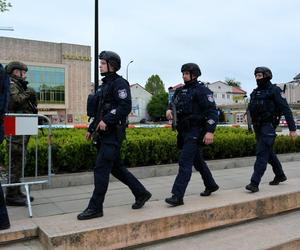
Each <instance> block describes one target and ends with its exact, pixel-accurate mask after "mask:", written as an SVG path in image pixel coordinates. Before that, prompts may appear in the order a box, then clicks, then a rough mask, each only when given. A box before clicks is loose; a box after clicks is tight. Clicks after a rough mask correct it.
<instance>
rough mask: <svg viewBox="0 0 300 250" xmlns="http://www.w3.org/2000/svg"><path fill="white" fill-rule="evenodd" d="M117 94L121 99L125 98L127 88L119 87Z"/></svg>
mask: <svg viewBox="0 0 300 250" xmlns="http://www.w3.org/2000/svg"><path fill="white" fill-rule="evenodd" d="M118 96H119V98H121V99H125V98H126V97H127V90H126V89H119V90H118Z"/></svg>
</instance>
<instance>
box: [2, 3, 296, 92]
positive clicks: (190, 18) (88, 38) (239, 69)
mask: <svg viewBox="0 0 300 250" xmlns="http://www.w3.org/2000/svg"><path fill="white" fill-rule="evenodd" d="M9 2H11V3H12V5H13V8H11V10H10V11H9V12H5V13H1V14H0V26H13V27H14V29H15V30H14V31H13V32H11V31H10V32H9V31H0V36H10V37H17V38H25V39H34V40H42V41H50V42H65V43H75V44H83V45H90V46H94V37H93V32H94V1H93V0H51V1H46V0H9ZM99 6H100V8H99V9H100V50H113V51H116V52H117V53H118V54H119V55H120V56H121V57H122V69H121V70H120V74H121V75H123V76H124V77H125V76H126V65H127V63H128V62H130V61H131V60H133V61H134V62H133V63H132V64H131V65H130V66H129V81H130V83H140V84H141V85H143V86H144V85H145V82H146V81H147V79H148V78H149V77H150V76H151V75H152V74H158V75H159V76H160V77H161V79H162V80H163V82H164V83H165V86H166V87H169V86H171V85H174V84H176V83H179V82H182V79H181V73H180V67H181V65H182V64H183V63H187V62H195V63H197V64H199V66H200V68H201V70H202V76H201V78H200V80H202V81H209V82H214V81H217V80H225V78H235V79H236V80H238V81H240V82H241V83H242V88H243V89H245V90H246V91H247V92H248V93H249V91H251V90H252V89H253V88H254V87H255V81H254V78H253V70H254V68H255V67H256V66H268V67H270V68H271V69H272V71H273V75H274V79H273V82H274V83H277V82H288V81H290V80H292V78H293V77H294V76H295V75H296V74H298V73H300V32H299V23H300V14H299V11H300V1H299V0H285V1H284V0H226V1H224V0H210V1H202V0H113V1H112V0H99ZM92 53H93V52H92ZM92 55H93V54H92ZM0 56H1V55H0Z"/></svg>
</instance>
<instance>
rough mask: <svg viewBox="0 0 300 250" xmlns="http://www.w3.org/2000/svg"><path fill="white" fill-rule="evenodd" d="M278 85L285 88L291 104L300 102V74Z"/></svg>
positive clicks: (287, 98)
mask: <svg viewBox="0 0 300 250" xmlns="http://www.w3.org/2000/svg"><path fill="white" fill-rule="evenodd" d="M284 85H285V86H286V87H284ZM278 86H279V87H280V88H282V89H285V96H286V100H287V102H288V103H289V104H300V74H298V75H297V76H295V77H294V79H293V80H292V81H290V82H287V83H280V84H278Z"/></svg>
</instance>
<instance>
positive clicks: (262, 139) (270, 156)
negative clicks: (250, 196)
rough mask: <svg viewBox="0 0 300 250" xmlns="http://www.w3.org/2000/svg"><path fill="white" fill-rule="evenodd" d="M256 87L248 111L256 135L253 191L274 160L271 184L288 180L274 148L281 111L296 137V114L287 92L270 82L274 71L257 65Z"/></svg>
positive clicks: (250, 189) (291, 132) (256, 190)
mask: <svg viewBox="0 0 300 250" xmlns="http://www.w3.org/2000/svg"><path fill="white" fill-rule="evenodd" d="M254 75H255V78H256V82H257V88H256V89H254V90H253V92H252V93H251V96H250V98H251V99H250V103H249V106H248V108H249V111H250V115H251V119H252V123H253V128H254V131H255V136H256V161H255V164H254V173H253V174H252V177H251V182H250V184H248V185H247V186H246V189H247V190H249V191H251V192H258V191H259V188H258V186H259V183H260V181H261V178H262V176H263V174H264V172H265V170H266V168H267V164H268V163H269V164H271V166H272V169H273V172H274V174H275V177H274V179H273V181H271V182H269V184H270V185H278V184H279V183H280V182H283V181H286V179H287V178H286V176H285V174H284V172H283V169H282V165H281V163H280V161H279V160H278V158H277V156H276V154H275V153H274V151H273V144H274V141H275V138H276V133H275V129H276V126H278V124H279V120H280V117H281V115H282V114H283V115H284V116H285V119H286V121H287V123H288V127H289V130H290V137H291V138H292V139H295V138H296V137H297V133H296V126H295V122H294V119H293V114H292V112H291V109H290V108H289V105H288V103H287V101H286V98H285V95H284V92H283V91H282V90H281V88H279V87H278V86H276V85H274V84H272V83H271V81H270V80H271V79H272V72H271V70H270V69H269V68H267V67H257V68H256V69H255V71H254Z"/></svg>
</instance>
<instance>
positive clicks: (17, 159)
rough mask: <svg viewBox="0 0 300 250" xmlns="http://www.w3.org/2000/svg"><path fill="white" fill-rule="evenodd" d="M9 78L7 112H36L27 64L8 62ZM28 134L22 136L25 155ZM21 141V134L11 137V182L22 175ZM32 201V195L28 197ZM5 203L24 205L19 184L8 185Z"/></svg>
mask: <svg viewBox="0 0 300 250" xmlns="http://www.w3.org/2000/svg"><path fill="white" fill-rule="evenodd" d="M5 69H6V72H7V73H8V74H9V76H10V78H11V83H10V100H9V104H8V112H9V113H23V114H24V113H28V114H36V113H37V97H36V92H35V91H34V90H33V89H32V88H30V87H28V86H27V85H28V82H27V81H26V72H27V70H28V68H27V66H26V65H25V64H24V63H22V62H17V61H14V62H10V63H9V64H8V65H6V67H5ZM29 138H30V136H28V135H26V136H24V149H25V155H26V152H27V150H26V149H27V144H28V142H29ZM22 143H23V136H13V137H12V148H11V153H12V159H11V182H12V183H16V182H20V178H21V177H22ZM30 199H31V201H33V197H30ZM6 204H7V205H8V206H26V196H25V194H23V193H22V192H21V188H20V186H17V187H9V188H7V192H6Z"/></svg>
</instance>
